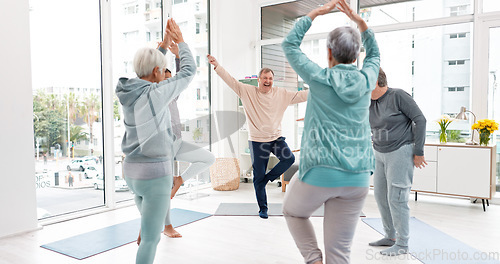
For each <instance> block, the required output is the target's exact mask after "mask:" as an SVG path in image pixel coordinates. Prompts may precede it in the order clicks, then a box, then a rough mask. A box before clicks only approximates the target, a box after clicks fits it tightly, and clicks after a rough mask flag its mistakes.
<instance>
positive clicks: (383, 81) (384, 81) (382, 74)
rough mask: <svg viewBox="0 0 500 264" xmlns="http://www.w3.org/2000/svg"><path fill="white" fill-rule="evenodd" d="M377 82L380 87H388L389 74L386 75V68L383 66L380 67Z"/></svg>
mask: <svg viewBox="0 0 500 264" xmlns="http://www.w3.org/2000/svg"><path fill="white" fill-rule="evenodd" d="M377 84H378V86H379V87H386V86H387V76H385V72H384V70H382V68H380V69H379V70H378V79H377Z"/></svg>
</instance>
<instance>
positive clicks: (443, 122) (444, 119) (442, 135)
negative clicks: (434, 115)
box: [436, 115, 453, 144]
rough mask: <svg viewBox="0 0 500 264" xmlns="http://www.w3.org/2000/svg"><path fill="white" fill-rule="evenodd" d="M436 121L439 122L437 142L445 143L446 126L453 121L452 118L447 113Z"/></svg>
mask: <svg viewBox="0 0 500 264" xmlns="http://www.w3.org/2000/svg"><path fill="white" fill-rule="evenodd" d="M436 122H437V123H438V124H439V126H440V128H441V130H440V131H439V143H442V144H444V143H446V142H447V141H448V140H447V137H446V128H448V126H449V125H450V124H451V122H453V119H451V118H450V116H449V115H442V116H441V117H440V118H439V119H438V120H436Z"/></svg>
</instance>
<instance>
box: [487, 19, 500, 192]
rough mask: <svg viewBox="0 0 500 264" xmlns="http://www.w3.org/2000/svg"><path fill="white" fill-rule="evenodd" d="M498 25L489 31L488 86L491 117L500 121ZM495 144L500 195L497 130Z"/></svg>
mask: <svg viewBox="0 0 500 264" xmlns="http://www.w3.org/2000/svg"><path fill="white" fill-rule="evenodd" d="M497 25H498V26H495V27H491V28H489V29H488V31H489V37H490V41H489V58H488V59H489V63H488V66H489V67H488V87H489V103H488V108H489V109H488V112H489V117H490V118H492V119H494V120H496V122H500V92H499V91H498V88H499V85H498V83H499V82H500V50H498V47H499V46H500V21H498V23H497ZM495 144H496V145H497V160H496V161H497V162H496V164H497V165H496V173H497V180H496V186H497V187H496V190H497V196H498V195H500V136H499V133H498V132H496V135H495Z"/></svg>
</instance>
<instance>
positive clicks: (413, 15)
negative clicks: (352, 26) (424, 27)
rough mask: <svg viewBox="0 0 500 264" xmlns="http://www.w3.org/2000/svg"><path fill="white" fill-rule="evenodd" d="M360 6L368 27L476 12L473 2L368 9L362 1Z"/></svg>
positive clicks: (430, 1)
mask: <svg viewBox="0 0 500 264" xmlns="http://www.w3.org/2000/svg"><path fill="white" fill-rule="evenodd" d="M360 6H361V9H360V15H361V17H363V18H364V19H365V21H367V23H368V26H377V25H387V24H397V23H402V22H411V21H420V20H425V19H433V18H442V17H450V16H460V15H468V14H472V13H473V10H474V5H473V1H471V0H422V1H407V2H402V3H396V4H388V5H379V6H374V7H366V8H364V7H363V1H361V2H360Z"/></svg>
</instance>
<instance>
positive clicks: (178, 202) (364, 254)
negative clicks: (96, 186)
mask: <svg viewBox="0 0 500 264" xmlns="http://www.w3.org/2000/svg"><path fill="white" fill-rule="evenodd" d="M267 191H268V201H269V202H271V203H280V202H282V201H283V197H284V193H282V192H281V188H279V187H277V186H276V184H268V186H267ZM199 192H200V193H205V194H209V196H206V197H202V198H198V199H192V200H190V199H186V198H182V196H181V197H176V198H174V199H173V206H172V207H173V208H183V209H189V210H195V211H200V212H205V213H210V214H213V213H214V212H215V211H216V209H217V207H218V205H219V203H221V202H255V198H254V192H253V186H252V184H251V183H241V184H240V188H239V189H238V190H237V191H231V192H218V191H213V190H211V189H204V190H201V191H199ZM410 207H411V215H412V216H415V217H417V218H418V219H420V220H422V221H424V222H426V223H428V224H430V225H432V226H434V227H436V228H437V229H439V230H441V231H443V232H445V233H447V234H449V235H452V236H453V237H455V238H456V239H458V240H461V241H463V242H465V243H467V244H469V245H470V246H473V247H475V248H477V249H481V250H482V251H484V252H496V253H497V254H498V252H500V206H498V205H490V206H489V207H488V209H487V211H486V212H483V209H482V206H481V204H480V203H478V204H473V203H471V202H470V201H469V200H468V199H459V198H449V197H439V196H428V195H419V200H418V202H415V201H413V200H412V201H410ZM363 212H364V213H365V214H366V216H367V217H379V212H378V209H377V205H376V203H375V200H374V197H373V192H372V191H370V194H369V195H368V197H367V200H366V203H365V206H364V209H363ZM137 217H139V214H138V211H137V209H136V207H135V206H127V207H124V208H120V209H116V210H112V211H109V212H105V213H100V214H95V215H92V216H87V217H82V218H79V219H75V220H71V221H65V222H60V223H56V224H50V225H44V226H43V229H41V230H39V231H35V232H30V233H27V234H23V235H18V236H14V237H9V238H3V239H0V263H1V264H4V263H8V264H41V263H50V264H54V263H57V264H58V263H64V264H66V263H81V264H87V263H92V264H100V263H103V264H104V263H106V264H110V263H111V264H114V263H120V264H121V263H125V264H126V263H131V264H132V263H135V254H136V251H137V245H136V244H135V243H131V244H128V245H125V246H122V247H119V248H116V249H113V250H110V251H108V252H104V253H101V254H99V255H96V256H93V257H90V258H87V259H84V260H75V259H73V258H70V257H67V256H65V255H61V254H58V253H55V252H52V251H49V250H46V249H43V248H40V245H42V244H45V243H50V242H53V241H57V240H60V239H64V238H67V237H70V236H74V235H78V234H82V233H86V232H89V231H92V230H96V229H100V228H103V227H106V226H110V225H114V224H117V223H121V222H125V221H128V220H132V219H135V218H137ZM312 222H313V225H314V227H315V228H316V230H317V235H318V240H319V242H320V244H322V242H321V240H322V232H321V230H322V218H321V217H313V218H312ZM178 231H179V232H180V233H181V234H182V235H183V238H176V239H172V238H167V237H165V236H163V235H162V238H161V241H160V244H159V245H158V249H157V255H156V261H155V263H173V264H175V263H182V264H191V263H193V264H194V263H196V264H205V263H208V264H211V263H238V264H247V263H248V264H266V263H281V264H285V263H286V264H291V263H303V261H302V257H301V255H300V254H299V251H298V250H297V248H296V246H295V244H294V242H293V240H292V238H291V236H290V233H289V232H288V229H287V226H286V223H285V220H284V218H283V217H269V219H267V220H263V219H260V218H259V217H257V216H255V217H246V216H239V217H230V216H212V217H209V218H206V219H204V220H201V221H198V222H195V223H192V224H189V225H186V226H183V227H180V228H178ZM380 237H381V236H380V235H379V234H378V233H377V232H376V231H374V230H372V229H371V228H370V227H368V226H367V225H366V224H364V223H363V222H361V221H359V224H358V227H357V230H356V235H355V237H354V242H353V246H352V253H351V260H352V261H351V262H352V263H374V264H375V263H420V261H418V260H416V259H413V258H412V257H411V256H410V255H405V256H399V257H392V258H387V257H384V258H382V256H381V255H378V254H375V252H378V251H379V250H380V248H373V247H370V246H368V242H370V241H374V240H377V239H379V238H380ZM429 240H432V237H430V238H429Z"/></svg>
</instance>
